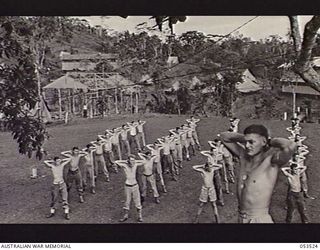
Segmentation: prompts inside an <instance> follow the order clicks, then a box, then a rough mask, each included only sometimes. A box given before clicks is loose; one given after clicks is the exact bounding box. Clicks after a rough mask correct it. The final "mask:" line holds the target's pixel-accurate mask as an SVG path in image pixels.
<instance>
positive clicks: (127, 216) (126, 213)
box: [119, 209, 129, 222]
mask: <svg viewBox="0 0 320 250" xmlns="http://www.w3.org/2000/svg"><path fill="white" fill-rule="evenodd" d="M128 218H129V210H127V209H124V214H123V217H122V218H121V219H120V220H119V222H124V221H126V220H127V219H128Z"/></svg>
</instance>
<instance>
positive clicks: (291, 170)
mask: <svg viewBox="0 0 320 250" xmlns="http://www.w3.org/2000/svg"><path fill="white" fill-rule="evenodd" d="M287 130H288V131H289V132H290V133H291V135H290V136H289V139H290V140H292V141H294V142H295V143H296V144H297V148H296V152H295V153H294V154H293V157H292V159H291V160H290V162H289V165H290V166H289V167H284V168H282V169H281V170H282V172H283V174H284V175H285V176H286V177H287V180H288V184H289V185H288V192H287V199H286V202H287V206H286V209H287V216H286V222H287V223H291V222H292V219H293V214H294V211H295V209H296V207H297V209H298V211H299V214H300V217H301V221H302V223H309V218H308V216H307V214H306V206H305V198H309V199H315V198H314V197H312V196H310V195H309V194H308V183H307V175H306V170H307V167H306V165H305V160H306V156H307V155H308V154H309V151H308V146H306V145H304V144H303V141H304V140H305V139H306V138H307V137H306V136H301V127H300V120H299V119H298V118H296V117H295V118H293V119H292V122H291V127H288V128H287Z"/></svg>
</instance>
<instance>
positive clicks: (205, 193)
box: [193, 160, 221, 223]
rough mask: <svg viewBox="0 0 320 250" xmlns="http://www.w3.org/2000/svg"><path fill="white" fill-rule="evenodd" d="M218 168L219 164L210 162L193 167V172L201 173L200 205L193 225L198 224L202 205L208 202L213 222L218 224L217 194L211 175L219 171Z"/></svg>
mask: <svg viewBox="0 0 320 250" xmlns="http://www.w3.org/2000/svg"><path fill="white" fill-rule="evenodd" d="M220 167H221V165H220V164H213V163H212V162H211V161H210V160H209V161H207V162H206V164H203V165H196V166H193V169H194V170H196V171H198V172H200V173H201V177H202V180H203V184H202V187H201V193H200V197H199V200H200V203H199V208H198V212H197V216H196V219H195V223H199V217H200V215H201V212H202V210H203V207H204V205H205V204H206V203H207V202H208V200H209V202H210V203H211V205H212V208H213V214H214V217H215V221H216V223H219V214H218V208H217V205H216V200H217V194H216V190H215V188H214V184H213V175H214V171H215V170H217V169H219V168H220Z"/></svg>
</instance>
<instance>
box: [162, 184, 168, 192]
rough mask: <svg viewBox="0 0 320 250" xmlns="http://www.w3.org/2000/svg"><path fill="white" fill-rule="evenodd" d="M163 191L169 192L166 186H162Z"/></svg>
mask: <svg viewBox="0 0 320 250" xmlns="http://www.w3.org/2000/svg"><path fill="white" fill-rule="evenodd" d="M162 190H163V192H164V193H167V192H168V191H167V189H166V186H165V185H163V186H162Z"/></svg>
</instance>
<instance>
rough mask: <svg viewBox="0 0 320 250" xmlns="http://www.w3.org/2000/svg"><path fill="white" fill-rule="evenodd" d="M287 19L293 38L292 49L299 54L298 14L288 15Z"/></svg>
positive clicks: (300, 39) (300, 41)
mask: <svg viewBox="0 0 320 250" xmlns="http://www.w3.org/2000/svg"><path fill="white" fill-rule="evenodd" d="M289 20H290V28H291V37H292V38H293V45H294V49H295V51H296V53H297V55H299V52H300V50H301V44H302V38H301V33H300V30H299V22H298V16H289Z"/></svg>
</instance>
